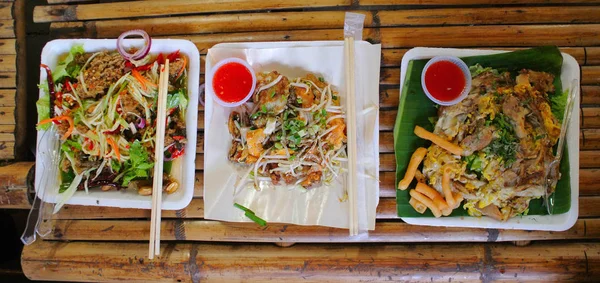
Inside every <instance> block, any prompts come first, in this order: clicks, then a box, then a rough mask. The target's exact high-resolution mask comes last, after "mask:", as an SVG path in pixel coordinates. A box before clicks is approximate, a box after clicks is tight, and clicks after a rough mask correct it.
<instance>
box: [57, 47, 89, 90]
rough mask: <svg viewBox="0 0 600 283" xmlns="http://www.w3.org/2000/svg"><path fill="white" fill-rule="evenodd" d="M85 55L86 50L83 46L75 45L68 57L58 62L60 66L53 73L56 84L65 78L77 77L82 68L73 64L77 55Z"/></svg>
mask: <svg viewBox="0 0 600 283" xmlns="http://www.w3.org/2000/svg"><path fill="white" fill-rule="evenodd" d="M83 53H85V50H83V45H82V44H76V45H73V47H71V50H69V54H68V55H67V57H65V58H64V59H63V60H61V61H60V62H58V65H57V66H56V68H54V70H53V71H52V77H53V79H54V82H60V81H62V79H63V78H64V77H71V78H74V77H77V76H78V75H79V71H80V70H81V66H79V65H77V64H73V60H75V56H76V55H78V54H83Z"/></svg>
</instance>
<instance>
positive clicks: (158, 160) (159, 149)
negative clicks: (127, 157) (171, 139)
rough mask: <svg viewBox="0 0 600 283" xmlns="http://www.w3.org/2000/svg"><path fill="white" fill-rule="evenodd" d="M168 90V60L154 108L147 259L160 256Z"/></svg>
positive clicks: (164, 67) (161, 73) (160, 79)
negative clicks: (152, 170) (150, 211)
mask: <svg viewBox="0 0 600 283" xmlns="http://www.w3.org/2000/svg"><path fill="white" fill-rule="evenodd" d="M168 88H169V59H167V60H166V61H165V64H164V65H161V66H160V77H159V84H158V99H157V104H158V105H157V107H156V138H155V143H154V162H155V163H154V179H153V185H152V214H151V218H150V221H151V223H150V250H149V255H148V257H149V258H150V259H153V258H154V256H155V255H160V223H161V217H162V215H161V214H162V212H161V206H162V187H163V178H162V175H163V174H162V173H163V166H164V164H163V161H164V148H165V131H166V129H165V128H166V125H165V122H166V115H167V92H168Z"/></svg>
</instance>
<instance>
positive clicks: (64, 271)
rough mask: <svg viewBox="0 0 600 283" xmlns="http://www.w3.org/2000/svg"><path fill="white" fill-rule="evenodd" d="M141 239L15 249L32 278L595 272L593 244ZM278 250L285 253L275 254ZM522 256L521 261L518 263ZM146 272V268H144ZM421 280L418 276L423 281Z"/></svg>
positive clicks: (553, 275) (538, 277)
mask: <svg viewBox="0 0 600 283" xmlns="http://www.w3.org/2000/svg"><path fill="white" fill-rule="evenodd" d="M144 248H145V245H144V244H142V243H90V242H68V243H62V242H52V241H36V242H35V243H34V244H32V245H30V246H25V248H24V249H23V254H22V259H21V263H22V266H23V271H24V273H25V274H26V275H27V277H28V278H30V279H33V280H74V281H95V280H103V281H119V280H125V279H126V278H135V279H136V280H139V281H146V282H147V281H164V282H173V281H178V282H199V281H224V282H227V281H242V280H243V281H252V282H267V281H283V280H290V279H291V280H293V279H299V278H306V279H304V281H310V282H315V281H319V280H320V281H340V280H343V281H346V282H359V281H375V280H391V281H422V280H423V279H426V280H427V281H439V282H452V281H465V282H480V281H482V279H485V280H490V281H491V280H493V279H504V280H521V281H523V280H535V281H552V280H560V281H567V280H568V281H574V282H581V281H585V280H589V279H590V278H593V276H594V274H597V273H598V272H600V256H599V254H600V245H599V244H598V243H539V244H534V245H531V246H528V247H527V248H525V249H524V248H522V247H515V246H513V245H511V244H490V243H481V244H417V245H399V244H387V245H368V246H357V245H334V246H325V245H310V244H297V245H294V246H291V247H288V248H285V250H282V249H281V248H280V247H276V246H274V245H261V244H255V245H222V244H192V243H176V244H164V245H163V246H162V249H163V252H162V253H163V254H168V256H164V257H161V258H157V259H156V260H153V261H150V260H148V258H147V257H146V256H145V255H144V251H145V249H144ZM283 251H285V252H283ZM524 258H526V260H524ZM148 270H151V271H152V272H148ZM423 281H424V280H423Z"/></svg>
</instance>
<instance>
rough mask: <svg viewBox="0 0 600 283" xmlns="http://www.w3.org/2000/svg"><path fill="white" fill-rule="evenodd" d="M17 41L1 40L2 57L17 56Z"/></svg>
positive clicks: (0, 53)
mask: <svg viewBox="0 0 600 283" xmlns="http://www.w3.org/2000/svg"><path fill="white" fill-rule="evenodd" d="M15 54H17V52H16V50H15V39H14V38H11V39H0V55H15Z"/></svg>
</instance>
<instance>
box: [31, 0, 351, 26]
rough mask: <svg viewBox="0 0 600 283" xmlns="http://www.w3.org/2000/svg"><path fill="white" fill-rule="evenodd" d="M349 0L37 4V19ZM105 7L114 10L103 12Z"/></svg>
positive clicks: (341, 3) (267, 7) (294, 5)
mask: <svg viewBox="0 0 600 283" xmlns="http://www.w3.org/2000/svg"><path fill="white" fill-rule="evenodd" d="M348 5H350V1H349V0H308V1H284V0H274V1H252V2H249V1H243V0H226V1H222V0H208V1H207V0H204V1H200V0H180V1H175V2H173V1H133V2H114V3H112V2H111V3H99V4H81V5H78V4H74V5H50V6H36V7H35V8H34V10H33V21H34V22H36V23H47V22H64V21H82V20H96V19H109V18H110V19H119V18H130V17H150V16H169V15H182V14H193V13H213V12H229V11H244V10H247V11H252V10H280V9H293V8H303V7H313V8H314V7H332V6H348ZM102 11H110V13H103V12H102Z"/></svg>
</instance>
